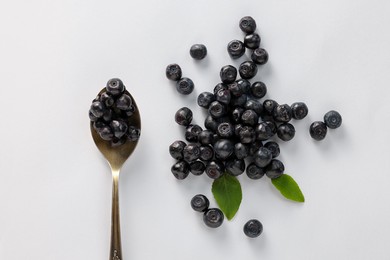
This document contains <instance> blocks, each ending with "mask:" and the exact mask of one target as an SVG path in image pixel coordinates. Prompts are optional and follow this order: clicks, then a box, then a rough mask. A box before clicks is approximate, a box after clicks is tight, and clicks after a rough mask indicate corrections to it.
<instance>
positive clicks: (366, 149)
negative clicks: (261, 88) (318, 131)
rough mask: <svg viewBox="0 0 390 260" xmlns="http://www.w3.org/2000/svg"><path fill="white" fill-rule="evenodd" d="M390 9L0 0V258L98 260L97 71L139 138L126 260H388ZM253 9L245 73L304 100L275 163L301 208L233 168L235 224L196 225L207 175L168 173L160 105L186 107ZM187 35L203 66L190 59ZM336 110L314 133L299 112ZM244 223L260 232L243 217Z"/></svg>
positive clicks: (105, 182) (174, 134)
mask: <svg viewBox="0 0 390 260" xmlns="http://www.w3.org/2000/svg"><path fill="white" fill-rule="evenodd" d="M389 12H390V3H389V2H388V1H385V0H382V1H380V0H378V1H363V0H360V1H359V0H358V1H339V0H326V1H309V0H307V1H304V0H295V1H263V0H259V1H244V0H240V1H219V0H218V1H217V0H214V1H184V0H180V1H173V0H171V1H168V0H167V1H157V0H155V1H150V0H149V1H146V0H145V1H129V0H127V1H96V0H89V1H88V0H86V1H80V0H69V1H53V0H37V1H27V0H24V1H21V0H15V1H5V0H2V1H1V3H0V89H1V94H0V97H1V101H0V111H1V125H0V158H1V159H0V160H1V162H0V259H2V260H3V259H4V260H5V259H6V260H16V259H43V260H48V259H56V260H69V259H73V260H76V259H80V260H81V259H94V260H100V259H102V260H103V259H107V258H108V251H109V239H110V237H109V235H110V209H111V177H110V172H109V167H108V165H107V164H106V162H105V161H104V159H103V157H102V156H101V155H100V153H99V152H98V150H97V149H96V147H95V145H94V143H93V141H92V139H91V136H90V133H89V122H88V109H89V105H90V102H91V100H92V99H93V98H94V96H95V94H96V93H97V92H98V91H99V90H100V89H101V88H102V87H104V86H105V83H106V82H107V80H108V79H110V78H112V77H120V78H121V79H122V80H123V81H124V82H125V84H126V85H127V88H128V90H129V91H130V92H131V93H132V94H133V96H134V97H135V98H136V100H137V104H138V106H139V109H140V111H141V116H142V124H143V125H142V127H143V128H142V137H141V140H140V143H139V145H138V147H137V150H136V151H135V152H134V154H133V156H132V157H131V158H130V159H129V160H128V162H127V163H126V165H125V166H124V168H123V169H122V175H121V180H120V199H121V200H120V205H121V225H122V246H123V258H124V259H125V260H130V259H172V260H176V259H224V260H233V259H247V260H252V259H267V260H271V259H275V260H279V259H355V260H356V259H390V248H389V243H390V223H389V219H390V205H389V202H390V189H389V184H390V171H389V168H390V160H389V156H390V149H389V145H388V143H389V142H388V137H389V129H390V128H389V127H390V124H389V119H390V117H389V110H390V103H389V102H388V100H389V97H390V95H389V86H390V85H389V82H390V73H389V70H390V34H389V24H390V15H389ZM244 15H251V16H253V17H254V18H255V19H256V21H257V24H258V32H259V33H260V35H261V37H262V46H263V47H264V48H265V49H267V50H268V52H269V55H270V60H269V63H268V64H267V65H265V66H263V67H261V68H260V69H259V73H258V75H257V76H256V78H255V79H256V80H262V81H264V82H265V83H266V84H267V86H268V91H269V92H268V94H267V97H268V98H273V99H276V100H277V101H279V103H288V104H291V103H292V102H295V101H304V102H306V104H307V105H308V106H309V109H310V113H309V116H308V117H307V118H306V119H305V120H302V121H299V122H296V123H295V127H296V130H297V133H296V136H295V138H294V139H293V140H292V141H291V142H288V143H283V144H281V149H282V151H281V159H282V160H283V162H284V163H285V166H286V172H288V173H289V174H290V175H292V176H293V177H294V178H295V179H296V181H297V182H298V183H299V185H300V187H301V188H302V190H303V192H304V194H305V197H306V202H305V203H304V204H299V203H294V202H291V201H288V200H286V199H284V198H283V197H282V196H281V195H280V194H279V193H278V192H277V191H276V190H275V189H274V188H273V186H272V185H271V183H270V181H269V180H268V179H267V178H263V179H260V180H258V181H250V180H249V179H248V178H247V177H246V176H245V175H242V176H240V177H239V180H240V181H241V183H242V186H243V201H242V205H241V208H240V210H239V211H238V213H237V215H236V217H235V218H234V219H233V221H230V222H229V221H225V222H224V224H223V225H222V226H221V227H220V228H219V229H209V228H207V227H206V226H205V225H204V224H203V222H202V220H201V215H200V214H197V213H195V212H193V211H192V209H191V208H190V206H189V202H190V199H191V198H192V196H193V195H195V194H197V193H204V194H205V195H207V196H208V197H209V198H210V199H211V205H212V206H216V204H215V201H214V200H213V198H212V195H211V192H210V187H211V180H210V179H208V178H207V177H206V176H201V177H195V176H190V177H189V178H188V179H186V180H183V181H178V180H176V179H175V178H174V177H173V176H172V174H171V172H170V167H171V165H172V163H173V159H171V158H170V156H169V154H168V146H169V145H170V143H172V142H173V141H174V140H176V139H183V131H182V130H183V129H181V128H180V127H179V126H177V125H176V124H175V123H174V120H173V115H174V113H175V111H176V110H177V109H178V108H180V107H182V106H189V107H190V108H192V109H193V111H194V114H195V115H194V121H195V122H196V123H198V124H201V125H203V118H204V114H203V112H202V111H201V109H200V108H199V107H197V105H196V97H197V94H199V93H200V92H202V91H210V90H212V88H213V87H214V86H215V84H217V83H218V80H219V69H220V68H221V67H222V66H223V65H226V64H233V65H238V64H239V63H240V62H242V61H243V60H245V58H242V59H240V60H239V61H233V60H231V59H230V58H229V56H228V54H227V52H226V45H227V43H228V42H229V41H230V40H233V39H242V38H243V34H242V32H241V31H240V30H239V28H238V21H239V19H240V18H241V17H242V16H244ZM194 43H204V44H205V45H206V46H207V47H208V51H209V53H208V56H207V58H206V59H205V60H203V61H200V62H196V61H194V60H192V59H191V58H190V56H189V48H190V46H191V45H192V44H194ZM172 62H176V63H179V64H180V65H181V67H182V69H183V73H184V75H185V76H188V77H190V78H192V79H193V80H194V82H195V84H196V88H195V91H194V92H193V93H192V94H191V95H189V96H181V95H179V94H178V93H177V92H176V90H175V87H174V84H173V83H172V82H169V81H168V80H167V79H166V78H165V67H166V65H168V64H169V63H172ZM331 109H335V110H338V111H339V112H340V113H341V114H342V116H343V120H344V121H343V125H342V127H341V128H340V129H337V130H333V131H329V132H328V136H327V137H326V139H325V140H324V141H323V142H315V141H314V140H312V139H311V138H310V136H309V134H308V127H309V125H310V123H311V122H312V121H315V120H321V119H322V117H323V115H324V113H326V112H327V111H329V110H331ZM251 218H257V219H259V220H260V221H261V222H262V223H263V225H264V232H263V234H262V236H260V237H259V238H257V239H249V238H247V237H245V235H244V234H243V232H242V227H243V225H244V223H245V222H246V221H247V220H249V219H251Z"/></svg>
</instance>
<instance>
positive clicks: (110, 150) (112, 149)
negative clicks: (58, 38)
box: [90, 88, 141, 260]
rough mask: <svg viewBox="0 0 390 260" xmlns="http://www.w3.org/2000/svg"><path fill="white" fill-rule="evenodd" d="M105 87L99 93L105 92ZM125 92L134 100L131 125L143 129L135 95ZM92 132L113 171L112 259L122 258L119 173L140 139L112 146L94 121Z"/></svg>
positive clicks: (91, 127)
mask: <svg viewBox="0 0 390 260" xmlns="http://www.w3.org/2000/svg"><path fill="white" fill-rule="evenodd" d="M104 91H105V88H103V89H102V90H101V91H100V92H99V94H101V93H103V92H104ZM125 93H126V94H127V95H129V96H130V97H131V99H132V101H133V106H134V108H135V109H134V113H133V115H131V116H130V117H129V118H128V123H129V125H132V126H135V127H136V128H138V129H139V130H141V118H140V113H139V111H138V107H137V104H136V102H135V99H134V98H133V96H132V95H131V94H130V93H129V92H128V91H127V90H126V91H125ZM90 129H91V134H92V138H93V141H94V142H95V144H96V146H97V148H98V149H99V151H100V152H101V153H102V154H103V156H104V157H105V158H106V160H107V162H108V164H109V165H110V168H111V172H112V180H113V186H112V215H111V246H110V258H109V259H110V260H122V246H121V234H120V214H119V189H118V188H119V185H118V184H119V173H120V170H121V168H122V166H123V164H124V163H125V162H126V160H127V159H128V158H129V157H130V156H131V154H132V153H133V151H134V150H135V148H136V146H137V144H138V140H136V141H130V140H126V142H125V143H124V144H121V145H117V146H112V145H111V142H110V141H106V140H103V139H102V138H101V137H100V135H99V134H98V133H97V132H96V131H95V129H94V128H93V122H91V124H90Z"/></svg>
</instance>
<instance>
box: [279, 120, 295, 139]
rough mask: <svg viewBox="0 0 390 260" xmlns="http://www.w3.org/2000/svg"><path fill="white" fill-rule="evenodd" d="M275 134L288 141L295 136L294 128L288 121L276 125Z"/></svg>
mask: <svg viewBox="0 0 390 260" xmlns="http://www.w3.org/2000/svg"><path fill="white" fill-rule="evenodd" d="M277 135H278V137H279V138H280V139H281V140H283V141H290V140H291V139H293V138H294V136H295V128H294V126H293V125H292V124H290V123H283V124H281V125H279V126H278V130H277Z"/></svg>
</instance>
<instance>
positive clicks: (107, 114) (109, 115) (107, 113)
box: [102, 109, 113, 122]
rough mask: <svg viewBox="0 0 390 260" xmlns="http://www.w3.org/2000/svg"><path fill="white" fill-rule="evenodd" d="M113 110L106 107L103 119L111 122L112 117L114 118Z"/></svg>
mask: <svg viewBox="0 0 390 260" xmlns="http://www.w3.org/2000/svg"><path fill="white" fill-rule="evenodd" d="M112 114H113V112H112V110H111V109H106V110H105V111H104V113H103V116H102V118H103V120H104V121H106V122H111V119H112Z"/></svg>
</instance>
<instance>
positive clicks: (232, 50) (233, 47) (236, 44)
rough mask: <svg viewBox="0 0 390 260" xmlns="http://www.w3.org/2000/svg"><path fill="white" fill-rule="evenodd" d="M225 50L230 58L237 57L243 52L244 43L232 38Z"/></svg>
mask: <svg viewBox="0 0 390 260" xmlns="http://www.w3.org/2000/svg"><path fill="white" fill-rule="evenodd" d="M227 51H228V53H229V55H230V57H231V58H232V59H238V58H240V57H241V56H242V55H244V53H245V46H244V43H243V42H242V41H239V40H233V41H231V42H229V43H228V45H227Z"/></svg>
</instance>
